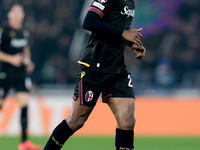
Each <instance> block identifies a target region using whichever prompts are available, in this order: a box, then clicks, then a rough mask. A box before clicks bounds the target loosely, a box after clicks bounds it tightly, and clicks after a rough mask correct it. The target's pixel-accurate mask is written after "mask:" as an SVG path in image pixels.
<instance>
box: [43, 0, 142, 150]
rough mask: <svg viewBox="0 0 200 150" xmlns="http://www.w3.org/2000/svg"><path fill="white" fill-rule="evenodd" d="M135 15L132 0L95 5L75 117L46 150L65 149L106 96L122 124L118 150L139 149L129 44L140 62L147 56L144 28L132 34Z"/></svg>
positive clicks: (63, 124)
mask: <svg viewBox="0 0 200 150" xmlns="http://www.w3.org/2000/svg"><path fill="white" fill-rule="evenodd" d="M134 15H135V2H134V1H133V0H94V1H93V3H92V4H91V6H90V8H89V11H88V13H87V15H86V17H85V20H84V24H83V28H84V29H86V30H89V31H92V35H91V38H90V41H89V43H88V45H87V46H86V48H85V49H84V51H83V55H82V57H81V59H80V61H78V63H79V71H78V77H77V84H76V87H75V90H74V96H73V98H74V102H73V108H72V112H71V114H70V116H69V117H68V118H67V119H66V120H63V121H62V122H61V123H60V124H59V125H58V126H57V127H56V128H55V129H54V131H53V133H52V135H51V137H50V139H49V140H48V142H47V144H46V146H45V148H44V150H59V149H61V148H62V146H63V145H64V143H65V141H66V140H67V139H68V138H69V137H70V136H71V135H72V134H73V133H74V132H75V131H77V130H78V129H80V128H81V127H82V126H83V125H84V123H85V121H86V120H87V118H88V117H89V115H90V113H91V112H92V110H93V108H94V106H95V105H96V102H97V100H98V97H99V95H100V94H101V93H102V99H103V102H105V103H107V104H108V106H109V107H110V109H111V110H112V112H113V114H114V116H115V118H116V120H117V128H116V137H115V147H116V150H133V149H134V125H135V118H134V110H135V96H134V92H133V85H132V82H131V75H130V74H129V73H128V71H127V70H126V65H125V64H124V50H125V46H126V45H128V46H130V47H131V48H132V50H133V51H134V52H135V53H136V58H141V57H142V56H144V54H145V51H146V50H145V48H144V47H143V46H142V42H141V39H142V34H141V33H140V31H141V30H142V29H132V30H130V25H131V22H132V19H133V18H134ZM102 113H104V111H103V110H102ZM102 121H103V120H102ZM102 123H106V122H102ZM80 149H81V145H80Z"/></svg>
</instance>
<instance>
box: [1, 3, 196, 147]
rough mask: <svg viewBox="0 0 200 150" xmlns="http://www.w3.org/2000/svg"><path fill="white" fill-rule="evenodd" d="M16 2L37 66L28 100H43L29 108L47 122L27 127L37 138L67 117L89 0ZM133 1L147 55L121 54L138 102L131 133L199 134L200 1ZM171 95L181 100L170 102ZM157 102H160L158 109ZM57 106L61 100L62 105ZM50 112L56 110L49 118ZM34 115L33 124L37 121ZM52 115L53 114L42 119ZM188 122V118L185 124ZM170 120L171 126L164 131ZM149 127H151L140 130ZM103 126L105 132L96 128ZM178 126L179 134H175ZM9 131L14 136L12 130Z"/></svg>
mask: <svg viewBox="0 0 200 150" xmlns="http://www.w3.org/2000/svg"><path fill="white" fill-rule="evenodd" d="M13 1H14V0H0V26H1V25H3V24H4V23H5V22H6V21H7V18H6V13H7V11H8V8H9V6H10V4H11V3H12V2H13ZM19 1H20V2H21V3H22V4H23V5H24V8H25V12H26V19H25V22H24V26H25V27H27V28H28V29H29V30H30V31H31V42H30V44H31V45H30V46H31V51H32V59H33V61H34V63H35V65H36V68H35V71H34V72H33V74H32V80H33V83H34V89H33V95H39V100H40V101H39V103H37V104H36V102H35V101H31V103H32V105H31V107H32V110H34V111H35V110H37V113H38V114H39V116H42V117H43V119H44V120H42V121H43V122H42V121H41V120H40V122H42V124H43V126H42V127H43V129H44V130H42V129H37V130H36V128H35V127H36V126H37V125H36V122H34V123H32V125H31V126H32V128H31V129H32V132H33V133H34V134H38V135H40V134H41V132H42V134H49V133H50V132H51V130H52V129H53V128H54V127H55V125H56V124H57V122H59V121H60V118H58V117H56V116H59V115H61V114H63V111H64V114H63V118H64V116H65V117H66V115H67V114H69V110H70V107H71V103H70V102H71V97H72V94H73V87H74V84H75V80H76V71H77V60H78V59H79V55H80V51H81V50H82V49H84V47H85V46H86V44H87V42H88V39H89V32H86V31H84V30H83V29H82V27H81V24H82V21H83V18H84V15H85V14H86V12H87V8H88V6H89V5H90V3H91V2H92V0H19ZM135 2H136V16H135V18H134V20H133V23H132V26H131V28H140V27H142V28H143V30H142V34H143V35H144V38H143V45H144V46H145V47H146V49H147V54H146V56H145V57H144V58H143V59H142V60H137V59H135V55H134V54H133V52H132V51H131V50H130V49H129V48H127V50H126V51H125V59H126V64H127V68H128V70H129V71H130V72H131V74H132V79H133V84H134V90H135V93H136V97H138V99H139V100H138V101H137V103H138V104H137V103H136V104H137V106H138V107H136V108H137V110H136V115H140V116H138V117H136V118H139V119H138V121H137V124H139V125H138V126H137V125H136V129H137V131H138V133H141V134H142V135H148V134H150V135H152V134H157V135H162V134H164V135H165V134H167V135H168V134H170V135H173V133H174V134H175V135H198V136H199V135H200V129H199V126H200V122H199V120H200V117H199V116H200V112H199V108H198V106H199V105H200V103H199V102H200V9H199V6H200V1H199V0H135ZM40 96H42V97H40ZM159 96H161V97H159ZM174 96H177V97H181V98H174ZM185 96H186V97H185ZM155 97H156V98H155ZM35 99H37V100H38V97H37V98H35V97H32V100H35ZM66 99H67V101H66ZM140 99H141V101H140ZM160 100H162V101H163V103H162V104H161V103H160ZM177 100H178V102H177ZM186 100H189V102H188V101H186ZM55 101H60V104H58V103H55ZM63 101H64V103H63ZM146 101H147V102H146ZM68 102H69V103H68ZM168 102H169V103H168ZM11 104H12V103H11ZM11 104H9V106H11ZM99 105H100V107H104V106H101V104H99ZM64 106H68V108H69V109H68V108H63V107H64ZM50 108H51V109H52V110H53V109H55V111H53V112H51V111H50V110H51V109H50ZM61 108H63V109H61ZM6 109H9V107H8V108H5V110H6ZM145 109H146V111H144V110H145ZM97 110H98V109H97ZM169 110H170V111H171V113H169ZM98 111H99V112H101V110H98ZM152 111H153V113H151V112H152ZM50 112H51V113H50ZM137 112H138V113H137ZM37 113H36V114H34V115H33V117H32V118H34V119H36V118H37V117H36V116H37V115H38V114H37ZM109 113H111V112H109ZM159 113H161V114H162V115H163V114H164V115H163V116H162V115H159ZM49 114H51V116H48V117H46V115H49ZM175 114H176V115H175ZM5 115H6V114H5ZM7 115H9V114H7ZM96 115H98V114H96ZM165 115H166V116H165ZM152 116H154V120H153V121H155V122H156V123H155V124H152V125H150V124H151V123H152V122H153V121H151V119H149V117H152ZM140 117H141V118H142V119H143V121H142V119H141V118H140ZM0 118H1V117H0ZM50 118H54V120H51V119H50ZM96 118H97V117H96ZM186 118H187V119H188V118H189V119H191V120H189V121H185V120H186ZM56 119H57V120H56ZM93 119H95V117H93ZM104 119H105V118H104ZM170 119H172V120H170ZM0 120H2V119H0ZM50 120H51V121H50ZM156 120H157V121H156ZM108 121H109V119H108ZM171 121H172V122H173V121H175V123H174V124H171V125H172V126H170V127H169V126H168V125H169V124H170V122H171ZM194 121H195V122H194ZM7 122H8V121H7ZM49 122H51V123H49ZM97 122H98V121H97ZM141 122H142V123H141ZM183 122H184V123H185V122H187V123H188V122H189V123H190V124H187V123H186V124H184V123H183ZM100 123H101V122H98V124H100ZM88 124H90V123H88ZM91 124H92V119H91ZM93 124H94V122H93ZM112 124H113V126H112V125H111V127H113V129H114V128H115V124H116V123H115V121H114V120H113V122H112ZM175 124H176V125H175ZM183 124H184V125H185V126H183ZM48 125H49V126H50V127H49V128H47V126H48ZM148 125H150V128H151V127H152V128H151V129H149V130H144V129H146V127H147V126H148ZM156 125H157V126H158V127H157V126H156ZM194 125H195V126H194ZM100 126H101V127H102V125H101V124H100ZM100 126H99V127H100ZM164 126H166V127H164ZM167 126H168V129H167ZM189 126H190V127H189ZM139 127H140V128H139ZM160 127H163V128H162V129H161V130H158V131H157V130H156V129H158V128H160ZM174 127H175V128H174ZM180 127H182V128H181V129H182V130H180V131H177V129H180ZM1 128H2V130H1ZM5 128H6V125H5V120H4V123H1V124H0V133H1V132H2V133H3V129H5ZM9 128H10V127H9ZM16 128H19V127H16ZM105 128H107V127H106V126H105ZM105 128H104V130H99V132H98V131H95V133H98V134H99V133H101V132H103V131H105ZM170 128H171V129H173V128H174V130H170ZM87 129H88V128H87V127H86V128H84V129H83V130H82V131H83V132H82V131H81V132H80V134H85V133H87V132H88V130H87ZM109 129H110V130H112V128H109ZM154 129H155V130H154ZM190 129H195V130H190ZM169 130H170V131H169ZM183 130H186V132H183ZM7 131H9V133H15V132H14V129H9V130H7ZM84 131H85V132H84ZM151 131H152V132H151ZM162 131H163V132H162ZM176 131H177V132H176ZM106 132H109V131H106ZM6 133H7V132H6ZM109 133H110V132H109ZM112 133H113V132H111V134H112ZM159 133H160V134H159ZM103 134H104V132H103ZM136 134H137V132H136ZM176 150H177V149H176Z"/></svg>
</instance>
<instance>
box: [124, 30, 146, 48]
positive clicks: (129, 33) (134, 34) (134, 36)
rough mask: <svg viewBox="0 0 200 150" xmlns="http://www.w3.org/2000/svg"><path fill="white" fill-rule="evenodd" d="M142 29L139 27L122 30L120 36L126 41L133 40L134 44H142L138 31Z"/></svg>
mask: <svg viewBox="0 0 200 150" xmlns="http://www.w3.org/2000/svg"><path fill="white" fill-rule="evenodd" d="M140 31H142V28H140V29H131V30H124V31H123V34H122V37H123V38H124V39H126V40H127V41H130V42H133V43H134V44H136V45H138V46H140V45H142V42H141V40H142V37H143V36H142V34H141V33H140Z"/></svg>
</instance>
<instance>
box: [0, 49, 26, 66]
mask: <svg viewBox="0 0 200 150" xmlns="http://www.w3.org/2000/svg"><path fill="white" fill-rule="evenodd" d="M22 60H23V56H22V54H21V53H18V54H15V55H9V54H6V53H4V52H2V51H0V61H2V62H6V63H9V64H11V65H13V66H15V67H20V66H21V64H22Z"/></svg>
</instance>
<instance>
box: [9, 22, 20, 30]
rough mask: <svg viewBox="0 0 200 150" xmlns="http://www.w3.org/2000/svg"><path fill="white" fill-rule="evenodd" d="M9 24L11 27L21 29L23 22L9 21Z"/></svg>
mask: <svg viewBox="0 0 200 150" xmlns="http://www.w3.org/2000/svg"><path fill="white" fill-rule="evenodd" d="M8 24H9V26H10V27H11V28H13V29H16V30H20V29H21V28H22V24H21V23H16V22H11V21H9V22H8Z"/></svg>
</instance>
